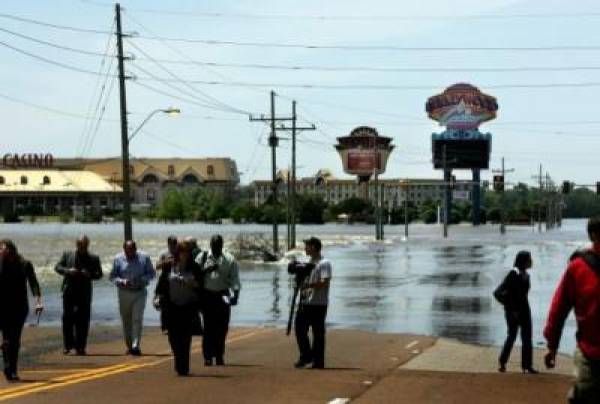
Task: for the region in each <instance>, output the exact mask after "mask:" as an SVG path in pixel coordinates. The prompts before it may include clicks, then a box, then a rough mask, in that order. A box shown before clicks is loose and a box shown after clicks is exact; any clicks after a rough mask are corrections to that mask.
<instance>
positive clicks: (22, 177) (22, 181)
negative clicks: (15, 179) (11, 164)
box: [21, 175, 28, 185]
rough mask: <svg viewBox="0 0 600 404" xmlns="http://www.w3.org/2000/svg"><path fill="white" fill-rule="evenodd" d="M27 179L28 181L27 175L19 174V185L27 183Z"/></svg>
mask: <svg viewBox="0 0 600 404" xmlns="http://www.w3.org/2000/svg"><path fill="white" fill-rule="evenodd" d="M27 181H28V180H27V177H26V176H24V175H22V176H21V185H27Z"/></svg>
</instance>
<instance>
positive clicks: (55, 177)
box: [0, 169, 122, 193]
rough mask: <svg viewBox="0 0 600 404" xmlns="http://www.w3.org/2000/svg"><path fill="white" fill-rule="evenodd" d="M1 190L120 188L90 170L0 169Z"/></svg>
mask: <svg viewBox="0 0 600 404" xmlns="http://www.w3.org/2000/svg"><path fill="white" fill-rule="evenodd" d="M22 177H25V178H26V179H27V183H26V184H22V183H21V178H22ZM44 179H46V181H44ZM3 192H27V193H29V192H31V193H35V192H50V193H64V192H69V193H71V192H75V193H81V192H91V193H93V192H122V190H121V187H119V186H116V185H113V184H109V183H108V182H107V181H105V180H104V179H102V177H100V176H99V175H98V174H96V173H93V172H90V171H72V170H56V169H54V170H0V193H3Z"/></svg>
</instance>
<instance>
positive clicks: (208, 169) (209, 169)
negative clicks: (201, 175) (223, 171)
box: [206, 164, 215, 175]
mask: <svg viewBox="0 0 600 404" xmlns="http://www.w3.org/2000/svg"><path fill="white" fill-rule="evenodd" d="M206 173H207V174H208V175H215V167H213V165H212V164H209V165H208V166H207V167H206Z"/></svg>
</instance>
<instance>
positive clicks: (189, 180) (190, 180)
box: [181, 174, 199, 185]
mask: <svg viewBox="0 0 600 404" xmlns="http://www.w3.org/2000/svg"><path fill="white" fill-rule="evenodd" d="M181 181H182V182H183V183H184V184H186V185H190V184H197V183H198V182H199V181H198V178H197V177H196V176H195V175H194V174H186V175H185V176H184V177H183V178H182V179H181Z"/></svg>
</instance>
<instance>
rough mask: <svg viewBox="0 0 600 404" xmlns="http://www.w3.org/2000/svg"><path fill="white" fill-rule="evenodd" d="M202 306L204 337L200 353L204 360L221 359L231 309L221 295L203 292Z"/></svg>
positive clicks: (223, 352)
mask: <svg viewBox="0 0 600 404" xmlns="http://www.w3.org/2000/svg"><path fill="white" fill-rule="evenodd" d="M204 294H205V296H204V299H203V301H204V302H203V305H202V315H203V317H204V337H203V338H202V352H203V354H204V359H206V360H209V359H212V358H217V359H223V355H224V354H225V339H226V338H227V332H228V331H229V318H230V317H231V307H230V306H229V304H227V303H225V302H224V301H223V293H220V292H210V291H205V292H204Z"/></svg>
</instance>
